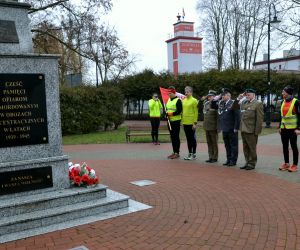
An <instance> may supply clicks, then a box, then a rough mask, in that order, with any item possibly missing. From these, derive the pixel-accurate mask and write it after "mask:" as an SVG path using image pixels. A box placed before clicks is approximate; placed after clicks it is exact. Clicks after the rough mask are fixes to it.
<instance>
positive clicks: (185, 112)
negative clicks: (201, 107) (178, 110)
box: [181, 86, 199, 161]
mask: <svg viewBox="0 0 300 250" xmlns="http://www.w3.org/2000/svg"><path fill="white" fill-rule="evenodd" d="M184 91H185V96H186V98H184V99H183V100H182V119H181V123H182V125H183V129H184V132H185V136H186V140H187V146H188V150H189V154H188V156H186V157H184V159H185V160H188V161H190V160H196V148H197V140H196V133H195V132H196V125H197V122H198V113H199V112H198V100H197V99H196V98H194V97H193V89H192V87H189V86H187V87H185V89H184Z"/></svg>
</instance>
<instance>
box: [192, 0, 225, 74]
mask: <svg viewBox="0 0 300 250" xmlns="http://www.w3.org/2000/svg"><path fill="white" fill-rule="evenodd" d="M197 9H198V11H200V12H201V13H202V14H203V17H204V18H203V23H202V26H203V27H205V32H206V33H207V34H209V35H208V36H207V38H208V40H209V41H208V43H211V48H208V50H207V52H208V54H209V55H211V56H213V60H214V61H215V64H216V67H217V69H218V70H221V69H222V67H223V65H224V49H225V45H226V34H227V29H228V15H227V14H228V12H227V11H225V10H226V9H228V5H227V1H224V0H201V1H198V4H197Z"/></svg>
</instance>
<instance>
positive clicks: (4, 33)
mask: <svg viewBox="0 0 300 250" xmlns="http://www.w3.org/2000/svg"><path fill="white" fill-rule="evenodd" d="M0 43H19V37H18V34H17V30H16V25H15V22H14V21H7V20H0Z"/></svg>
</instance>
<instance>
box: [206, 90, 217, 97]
mask: <svg viewBox="0 0 300 250" xmlns="http://www.w3.org/2000/svg"><path fill="white" fill-rule="evenodd" d="M212 95H213V96H216V95H217V92H216V91H214V90H209V91H208V94H207V96H212Z"/></svg>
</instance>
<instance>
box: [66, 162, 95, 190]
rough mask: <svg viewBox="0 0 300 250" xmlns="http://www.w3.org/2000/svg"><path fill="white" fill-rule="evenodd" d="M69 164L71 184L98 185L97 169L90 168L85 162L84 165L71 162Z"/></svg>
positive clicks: (79, 185) (81, 185)
mask: <svg viewBox="0 0 300 250" xmlns="http://www.w3.org/2000/svg"><path fill="white" fill-rule="evenodd" d="M68 165H69V177H70V182H71V185H74V186H78V187H87V186H96V185H97V184H98V183H99V178H98V176H97V175H96V172H95V170H94V169H92V168H90V167H89V166H88V165H87V164H86V163H85V162H84V163H83V164H82V165H80V164H78V163H76V164H73V163H72V162H69V164H68Z"/></svg>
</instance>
